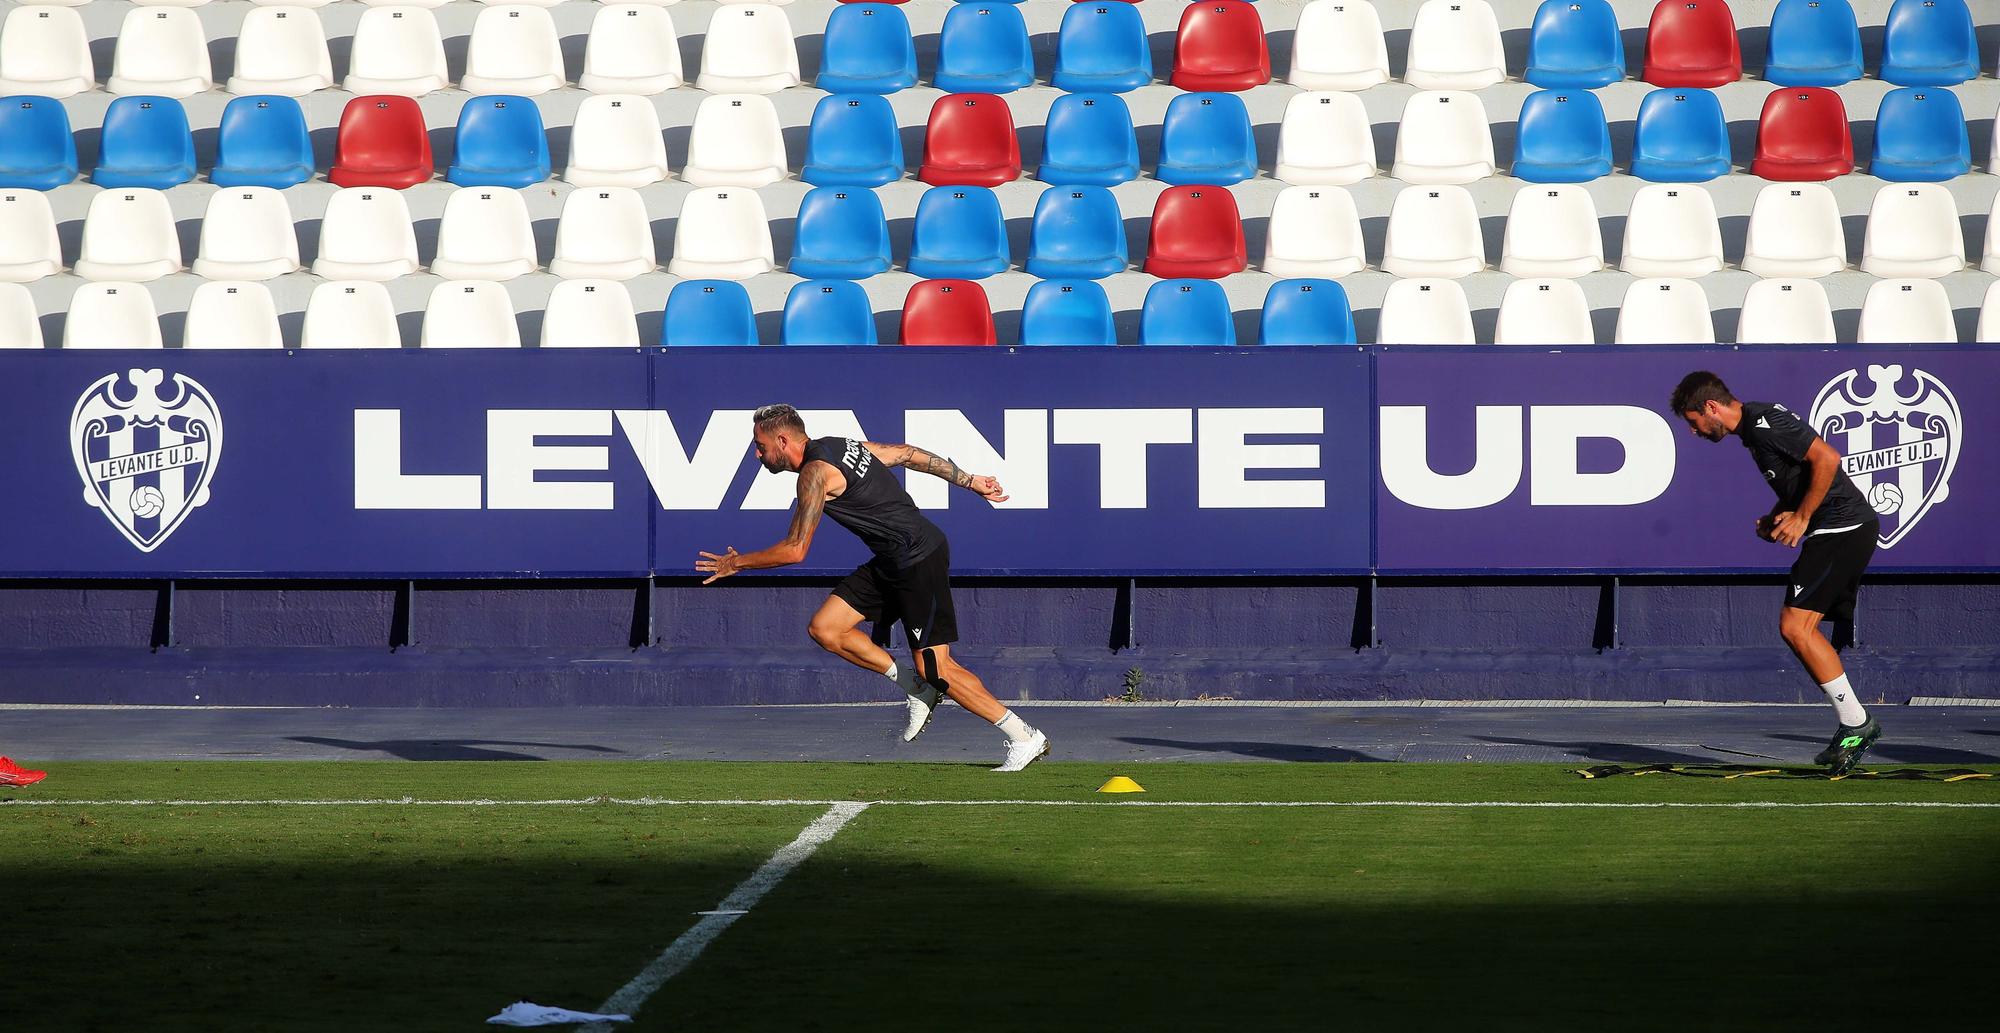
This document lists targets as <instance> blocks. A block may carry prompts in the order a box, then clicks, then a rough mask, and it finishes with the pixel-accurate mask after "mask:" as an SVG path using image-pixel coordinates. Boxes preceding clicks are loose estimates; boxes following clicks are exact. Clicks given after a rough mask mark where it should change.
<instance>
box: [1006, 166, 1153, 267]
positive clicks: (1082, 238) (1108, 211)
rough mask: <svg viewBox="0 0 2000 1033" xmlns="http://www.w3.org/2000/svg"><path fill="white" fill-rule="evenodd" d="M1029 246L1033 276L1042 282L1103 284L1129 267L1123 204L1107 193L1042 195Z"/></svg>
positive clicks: (1069, 190)
mask: <svg viewBox="0 0 2000 1033" xmlns="http://www.w3.org/2000/svg"><path fill="white" fill-rule="evenodd" d="M1028 240H1029V243H1028V265H1027V269H1028V272H1029V274H1031V275H1034V276H1039V277H1042V278H1043V279H1051V280H1056V279H1065V278H1069V279H1081V280H1096V279H1101V278H1103V277H1106V276H1111V275H1114V274H1117V273H1122V272H1124V271H1125V266H1126V265H1127V264H1128V261H1129V258H1128V255H1127V253H1126V250H1125V220H1124V219H1123V218H1121V217H1120V216H1119V214H1118V199H1117V198H1115V197H1113V196H1111V191H1110V190H1107V189H1105V188H1104V187H1092V186H1077V187H1056V188H1053V189H1049V190H1044V191H1042V196H1041V197H1040V198H1039V199H1037V200H1036V202H1035V219H1034V224H1033V228H1032V229H1031V231H1030V233H1029V238H1028Z"/></svg>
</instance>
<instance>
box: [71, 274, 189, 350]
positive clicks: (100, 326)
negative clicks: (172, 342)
mask: <svg viewBox="0 0 2000 1033" xmlns="http://www.w3.org/2000/svg"><path fill="white" fill-rule="evenodd" d="M62 346H63V347H64V348H160V347H164V344H163V343H162V342H161V340H160V315H159V312H158V311H157V310H156V309H154V308H153V295H152V294H151V293H150V292H149V291H147V290H146V285H145V284H143V283H127V282H123V281H113V282H108V283H86V284H84V285H82V286H80V287H78V288H77V289H76V293H75V294H73V295H71V296H70V299H69V318H67V319H65V320H64V321H63V339H62Z"/></svg>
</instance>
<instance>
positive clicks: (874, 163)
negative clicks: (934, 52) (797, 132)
mask: <svg viewBox="0 0 2000 1033" xmlns="http://www.w3.org/2000/svg"><path fill="white" fill-rule="evenodd" d="M799 178H800V179H803V180H805V181H806V182H808V183H811V184H812V185H814V186H854V187H879V186H882V185H883V184H885V183H894V182H895V181H897V180H899V179H901V178H903V138H902V136H901V135H900V134H899V133H898V132H897V130H896V112H895V109H894V108H891V107H890V106H889V102H888V101H887V100H884V99H883V98H881V97H875V96H868V95H865V94H862V95H849V96H841V95H838V94H836V95H834V96H831V97H822V98H820V102H819V103H818V104H817V105H815V106H814V107H813V115H812V127H811V128H810V129H808V130H807V131H806V163H805V167H804V168H803V169H802V170H801V171H800V172H799Z"/></svg>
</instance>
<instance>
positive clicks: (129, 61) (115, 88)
mask: <svg viewBox="0 0 2000 1033" xmlns="http://www.w3.org/2000/svg"><path fill="white" fill-rule="evenodd" d="M104 89H105V90H106V91H107V92H110V93H121V94H135V95H136V94H145V95H148V96H156V97H175V98H179V97H192V96H194V95H195V94H197V93H205V92H207V91H209V90H212V89H215V75H214V73H213V72H212V71H211V70H210V66H209V63H208V38H207V37H206V36H204V35H203V34H202V29H201V17H200V16H199V15H197V14H195V13H194V12H193V11H190V10H187V9H185V8H173V7H135V8H133V9H132V10H131V11H129V12H127V13H126V15H125V21H124V22H123V23H122V24H120V25H119V26H118V47H117V49H116V50H114V51H113V52H112V56H111V77H110V78H109V79H106V80H105V81H104Z"/></svg>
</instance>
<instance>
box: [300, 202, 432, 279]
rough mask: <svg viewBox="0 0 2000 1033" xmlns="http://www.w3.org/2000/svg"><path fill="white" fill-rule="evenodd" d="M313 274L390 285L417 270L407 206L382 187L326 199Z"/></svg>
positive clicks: (413, 237)
mask: <svg viewBox="0 0 2000 1033" xmlns="http://www.w3.org/2000/svg"><path fill="white" fill-rule="evenodd" d="M312 271H313V275H314V276H320V277H325V278H326V279H329V280H378V281H387V280H393V279H395V278H396V277H398V276H408V275H409V274H411V273H414V272H416V271H417V231H416V227H414V226H412V225H411V224H410V205H409V202H407V201H404V200H403V195H402V193H401V192H399V191H395V190H390V189H389V188H387V187H345V188H342V189H340V190H336V191H334V193H333V196H332V197H330V198H327V202H326V215H325V216H324V217H322V218H321V219H320V223H319V257H318V258H317V259H315V260H314V261H313V267H312Z"/></svg>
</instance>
